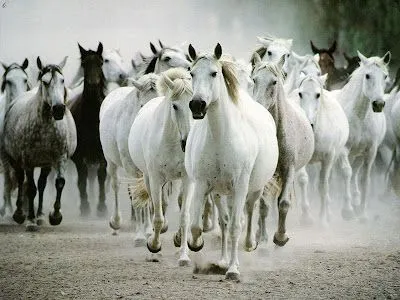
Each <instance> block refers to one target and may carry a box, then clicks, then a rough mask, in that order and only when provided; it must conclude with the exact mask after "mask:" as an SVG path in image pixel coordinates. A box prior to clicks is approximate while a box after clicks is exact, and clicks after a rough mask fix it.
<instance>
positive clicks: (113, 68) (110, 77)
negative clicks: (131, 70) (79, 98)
mask: <svg viewBox="0 0 400 300" xmlns="http://www.w3.org/2000/svg"><path fill="white" fill-rule="evenodd" d="M102 56H103V66H102V70H103V74H104V78H105V80H106V83H107V84H106V87H107V90H106V93H107V94H108V93H110V92H111V91H112V90H114V89H116V88H118V87H119V86H121V85H122V84H123V83H124V82H125V80H126V79H127V78H128V74H127V72H126V71H125V67H124V61H123V58H122V55H121V53H120V51H119V50H118V49H106V50H104V51H103V54H102ZM82 91H83V68H82V66H80V67H79V69H78V72H77V73H76V75H75V77H74V79H73V80H72V82H71V84H70V86H69V91H68V92H69V94H68V98H69V99H73V98H74V96H75V95H78V94H80V93H82Z"/></svg>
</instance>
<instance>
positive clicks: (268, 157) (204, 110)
mask: <svg viewBox="0 0 400 300" xmlns="http://www.w3.org/2000/svg"><path fill="white" fill-rule="evenodd" d="M189 55H190V57H191V58H192V59H193V61H194V62H193V65H192V67H191V75H192V81H193V99H192V100H191V101H190V106H189V107H190V109H191V111H192V115H193V118H194V119H198V121H196V122H195V123H194V125H193V127H192V130H191V131H190V133H189V137H188V142H187V145H186V154H185V167H186V171H187V173H188V175H189V177H190V179H191V180H192V181H193V182H194V192H193V200H194V218H193V223H192V226H191V232H192V239H191V240H190V241H189V248H190V249H191V250H192V251H199V250H201V249H202V247H203V245H204V240H203V238H202V231H203V230H202V227H201V226H202V220H201V219H202V212H203V208H204V202H205V200H206V199H207V198H206V197H205V196H206V195H207V194H209V193H210V192H215V193H218V194H221V195H226V196H227V200H228V201H229V202H230V204H231V206H232V208H231V211H230V221H229V220H228V219H227V218H226V215H224V213H222V212H221V207H219V213H220V226H221V231H222V255H221V262H220V264H222V265H226V263H227V262H228V255H227V230H228V222H229V223H230V224H229V225H230V226H229V230H230V236H231V241H232V248H231V257H230V261H229V265H228V270H227V272H226V278H228V279H236V278H238V277H239V259H238V243H239V237H240V233H241V231H242V228H241V222H240V217H241V214H242V212H243V209H244V207H245V203H246V201H247V205H246V207H247V211H248V214H249V215H251V214H252V209H253V206H254V202H255V201H257V200H258V199H259V198H260V196H261V193H262V191H263V187H264V185H265V183H266V182H267V181H268V180H269V179H270V178H271V177H272V175H273V173H274V171H275V168H276V164H277V160H278V145H277V139H276V130H275V124H274V121H273V118H272V116H271V114H270V113H269V112H268V111H267V110H266V109H265V108H263V107H262V106H261V105H260V104H258V103H257V102H255V101H254V100H253V99H252V98H251V97H250V96H249V95H248V94H247V92H246V91H244V90H238V88H239V83H238V81H237V78H236V76H235V70H234V64H232V62H230V61H224V60H221V59H220V58H221V55H222V49H221V46H220V44H217V46H216V47H215V50H214V54H213V55H211V54H207V55H201V56H199V57H197V54H196V51H195V50H194V48H193V47H192V46H191V45H190V46H189ZM248 226H249V227H250V234H249V230H248V236H247V238H246V240H247V242H246V247H248V248H252V249H254V248H255V242H253V240H254V238H253V236H252V234H251V224H248ZM249 244H251V245H249ZM249 250H250V249H249Z"/></svg>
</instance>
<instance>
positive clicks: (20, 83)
mask: <svg viewBox="0 0 400 300" xmlns="http://www.w3.org/2000/svg"><path fill="white" fill-rule="evenodd" d="M28 64H29V61H28V59H27V58H25V60H24V61H23V63H22V64H21V65H19V64H17V63H12V64H10V65H8V66H7V65H6V64H4V63H1V65H2V66H3V68H4V74H3V77H2V80H1V92H2V93H4V94H3V95H2V96H1V97H0V137H1V136H2V135H3V124H4V115H5V112H6V108H7V107H9V105H10V104H11V102H12V101H13V100H14V99H15V98H17V97H18V96H20V95H21V94H23V93H24V92H27V91H29V90H30V85H29V81H28V75H27V73H26V68H27V67H28ZM0 139H1V138H0ZM1 168H2V169H3V171H4V180H5V181H9V182H8V183H5V187H7V189H3V198H4V204H3V206H2V207H1V208H0V215H1V216H4V215H6V214H8V213H9V214H10V215H11V214H12V212H13V207H12V204H11V190H12V189H13V188H14V186H13V185H14V184H13V183H11V182H10V180H11V179H12V177H14V174H12V168H11V169H10V168H7V165H5V166H3V165H2V166H1ZM10 172H11V173H10ZM15 187H16V185H15Z"/></svg>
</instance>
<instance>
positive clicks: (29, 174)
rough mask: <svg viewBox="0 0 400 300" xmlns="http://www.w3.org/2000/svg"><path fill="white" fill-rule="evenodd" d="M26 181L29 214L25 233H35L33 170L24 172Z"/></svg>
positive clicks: (36, 228)
mask: <svg viewBox="0 0 400 300" xmlns="http://www.w3.org/2000/svg"><path fill="white" fill-rule="evenodd" d="M26 180H27V190H26V192H27V196H28V200H29V213H28V223H27V224H26V230H27V231H37V230H38V226H37V224H36V220H35V203H34V200H35V196H36V185H35V178H34V177H33V169H28V170H26Z"/></svg>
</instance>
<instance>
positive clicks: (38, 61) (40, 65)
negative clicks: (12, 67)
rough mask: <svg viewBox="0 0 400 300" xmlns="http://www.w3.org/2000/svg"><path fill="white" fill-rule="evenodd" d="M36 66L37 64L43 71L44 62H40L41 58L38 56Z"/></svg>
mask: <svg viewBox="0 0 400 300" xmlns="http://www.w3.org/2000/svg"><path fill="white" fill-rule="evenodd" d="M36 64H37V67H38V69H39V70H40V71H42V69H43V65H42V61H41V60H40V57H39V56H38V57H37V59H36Z"/></svg>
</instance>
